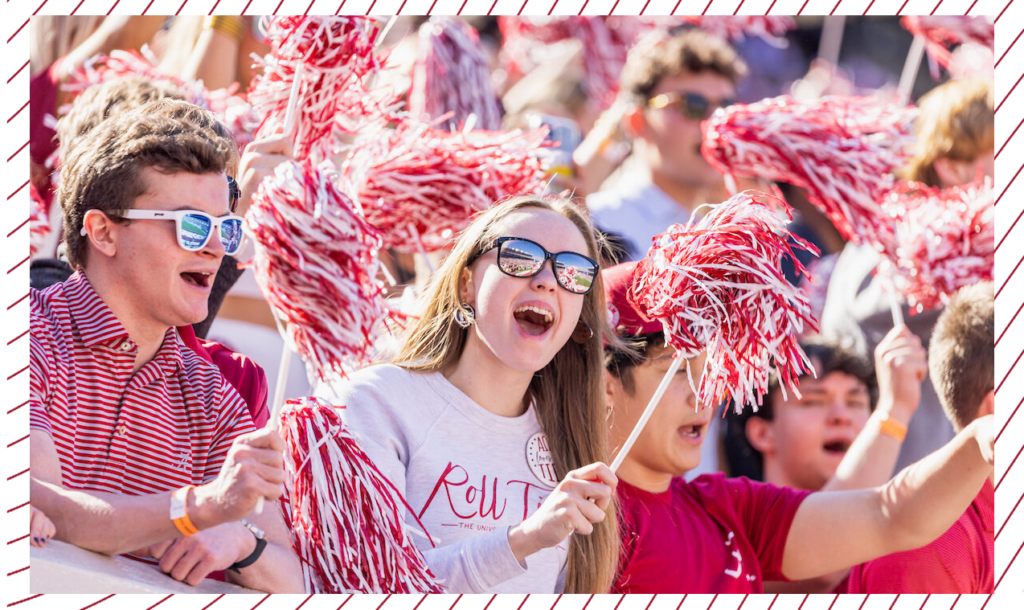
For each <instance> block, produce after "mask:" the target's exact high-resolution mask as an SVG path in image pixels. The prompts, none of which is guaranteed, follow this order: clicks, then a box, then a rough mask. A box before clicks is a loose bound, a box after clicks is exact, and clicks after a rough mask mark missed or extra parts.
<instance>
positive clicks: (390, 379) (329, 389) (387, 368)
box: [316, 364, 429, 405]
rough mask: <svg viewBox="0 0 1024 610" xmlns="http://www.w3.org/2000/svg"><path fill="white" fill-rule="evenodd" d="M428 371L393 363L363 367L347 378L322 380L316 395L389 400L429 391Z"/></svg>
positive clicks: (345, 400)
mask: <svg viewBox="0 0 1024 610" xmlns="http://www.w3.org/2000/svg"><path fill="white" fill-rule="evenodd" d="M427 375H428V374H425V373H418V372H413V371H409V370H407V369H404V368H402V367H400V366H397V365H394V364H375V365H373V366H368V367H366V368H364V369H360V370H358V371H356V372H354V373H352V374H351V375H349V376H348V378H347V379H341V380H337V381H331V382H327V383H322V384H320V386H318V387H317V391H316V394H317V395H318V396H322V397H324V398H329V399H335V398H337V399H341V402H339V403H337V404H339V405H340V404H343V403H344V402H347V401H348V400H352V399H356V400H387V399H388V398H391V397H399V396H404V395H408V394H417V393H423V392H424V391H425V390H426V391H429V388H428V384H427V380H426V376H427Z"/></svg>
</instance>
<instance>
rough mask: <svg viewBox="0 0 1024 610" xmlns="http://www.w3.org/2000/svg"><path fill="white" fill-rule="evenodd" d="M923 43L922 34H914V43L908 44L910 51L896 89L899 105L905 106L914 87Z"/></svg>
mask: <svg viewBox="0 0 1024 610" xmlns="http://www.w3.org/2000/svg"><path fill="white" fill-rule="evenodd" d="M924 44H925V40H924V36H915V37H914V43H913V44H912V45H910V52H909V53H907V61H906V63H904V64H903V74H901V75H900V85H899V88H898V89H897V90H896V92H897V100H899V104H900V105H901V106H906V105H907V102H909V101H910V93H911V91H913V89H914V81H915V80H917V71H918V69H920V67H921V59H923V58H924Z"/></svg>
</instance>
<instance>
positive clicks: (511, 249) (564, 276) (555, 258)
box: [466, 237, 600, 294]
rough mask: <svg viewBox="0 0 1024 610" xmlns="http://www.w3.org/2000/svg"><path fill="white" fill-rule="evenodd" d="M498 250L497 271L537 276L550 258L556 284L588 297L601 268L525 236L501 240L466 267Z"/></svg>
mask: <svg viewBox="0 0 1024 610" xmlns="http://www.w3.org/2000/svg"><path fill="white" fill-rule="evenodd" d="M494 248H497V249H498V268H499V269H501V271H502V273H504V274H505V275H510V276H512V277H520V278H527V277H534V276H535V275H537V274H539V273H540V272H541V270H543V269H544V263H546V262H548V259H551V268H552V270H554V272H555V281H557V282H558V285H559V286H561V287H562V288H564V289H566V290H568V291H569V292H571V293H573V294H586V293H588V292H590V289H591V288H593V286H594V280H595V279H596V278H597V273H598V270H599V269H600V266H599V265H598V264H597V262H596V261H595V260H594V259H592V258H590V257H587V256H583V255H582V254H577V253H575V252H556V253H554V254H552V253H550V252H548V251H547V250H545V249H544V246H542V245H540V244H538V243H537V242H535V241H530V240H529V239H523V238H522V237H499V238H498V239H497V240H495V242H494V245H493V246H491V247H490V248H487V249H486V250H483V251H481V252H480V254H477V255H476V256H474V257H473V258H472V259H470V261H469V262H468V263H466V264H467V266H468V265H472V264H473V263H474V262H475V261H476V259H478V258H480V257H481V256H482V255H483V254H484V253H486V252H490V251H491V250H493V249H494Z"/></svg>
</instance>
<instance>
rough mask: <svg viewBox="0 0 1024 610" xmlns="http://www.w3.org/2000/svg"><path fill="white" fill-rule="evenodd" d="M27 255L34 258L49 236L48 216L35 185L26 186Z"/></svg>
mask: <svg viewBox="0 0 1024 610" xmlns="http://www.w3.org/2000/svg"><path fill="white" fill-rule="evenodd" d="M28 191H29V200H28V210H29V213H28V254H29V256H35V255H36V254H38V253H39V251H40V250H42V249H43V247H44V246H45V244H46V238H47V237H48V236H49V235H50V214H49V211H48V210H47V209H46V204H45V203H43V198H42V196H40V195H39V191H37V190H36V187H35V185H33V184H29V185H28Z"/></svg>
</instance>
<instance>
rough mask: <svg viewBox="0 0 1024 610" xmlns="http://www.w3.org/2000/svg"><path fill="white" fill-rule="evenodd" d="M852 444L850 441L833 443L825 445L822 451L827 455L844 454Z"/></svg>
mask: <svg viewBox="0 0 1024 610" xmlns="http://www.w3.org/2000/svg"><path fill="white" fill-rule="evenodd" d="M852 444H853V443H852V442H850V441H833V442H831V443H825V445H824V449H825V451H826V452H827V453H833V454H845V453H846V452H847V451H848V450H849V449H850V445H852Z"/></svg>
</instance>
